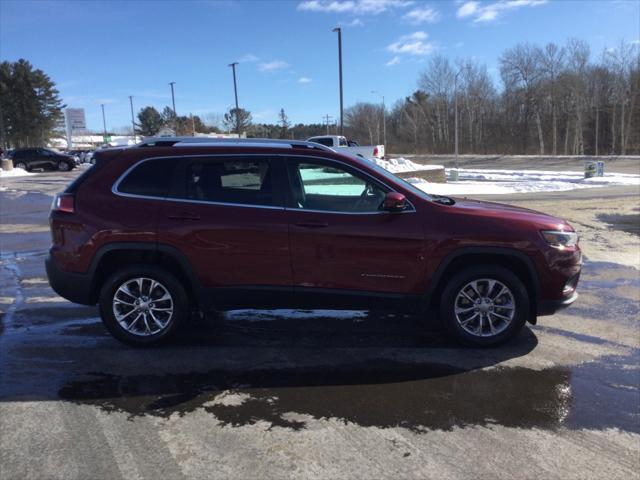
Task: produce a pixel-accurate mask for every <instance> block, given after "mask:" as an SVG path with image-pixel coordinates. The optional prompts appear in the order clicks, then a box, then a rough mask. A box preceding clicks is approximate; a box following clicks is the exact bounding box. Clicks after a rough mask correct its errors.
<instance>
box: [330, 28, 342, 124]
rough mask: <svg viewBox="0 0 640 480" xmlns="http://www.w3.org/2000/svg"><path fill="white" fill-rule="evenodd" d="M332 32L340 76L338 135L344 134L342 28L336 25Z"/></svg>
mask: <svg viewBox="0 0 640 480" xmlns="http://www.w3.org/2000/svg"><path fill="white" fill-rule="evenodd" d="M332 32H338V72H339V77H340V135H343V134H344V117H343V102H342V29H341V28H340V27H336V28H334V29H333V30H332Z"/></svg>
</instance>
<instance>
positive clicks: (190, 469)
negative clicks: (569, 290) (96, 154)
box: [0, 172, 640, 480]
mask: <svg viewBox="0 0 640 480" xmlns="http://www.w3.org/2000/svg"><path fill="white" fill-rule="evenodd" d="M74 175H76V174H75V173H73V172H72V173H69V174H43V175H40V176H34V177H28V180H29V181H28V182H26V181H25V180H24V179H22V180H21V181H20V182H19V181H17V180H12V181H11V182H6V183H3V184H2V185H1V186H3V187H4V190H3V191H0V228H1V230H0V242H1V243H0V250H1V252H2V256H1V260H0V262H1V265H0V267H1V272H2V273H1V274H0V311H2V320H1V322H0V469H1V470H0V476H1V478H2V479H3V480H4V479H26V478H64V479H71V478H78V479H84V478H143V479H146V478H149V479H157V478H166V479H173V478H234V479H236V478H278V479H279V478H293V477H295V478H301V477H304V478H323V479H324V478H376V479H377V478H394V479H397V478H434V479H436V478H437V479H447V478H507V479H511V478H518V479H520V478H545V479H546V478H563V479H567V478H576V479H584V478H620V479H629V478H638V477H639V473H638V472H640V407H639V405H640V389H639V386H640V367H639V365H640V361H639V360H640V335H639V329H638V321H639V317H640V315H639V314H640V312H639V310H640V275H639V270H638V267H640V259H638V262H637V263H635V262H636V258H637V257H636V256H637V255H638V254H639V253H638V250H637V243H634V242H637V234H634V233H633V231H631V232H629V231H628V230H629V228H627V227H626V225H627V223H625V222H624V221H621V220H619V217H615V218H614V219H613V220H612V219H611V217H605V218H607V220H608V221H607V222H605V221H603V220H599V218H600V217H598V216H599V215H621V216H623V217H625V216H628V215H630V216H631V217H632V218H636V217H634V215H637V210H635V211H634V208H637V205H638V196H637V194H636V193H635V192H634V191H630V190H628V189H618V190H617V193H616V194H615V195H614V194H611V195H610V197H609V198H605V197H606V195H603V198H604V200H603V199H598V197H597V193H595V192H591V196H584V195H585V194H584V193H580V194H576V193H575V192H566V193H563V194H562V195H563V199H562V200H563V201H562V202H559V201H558V199H557V198H555V197H545V196H544V195H538V196H535V197H533V198H529V197H518V196H514V197H511V198H508V199H507V198H505V197H504V196H502V197H501V198H500V200H501V201H509V202H515V203H519V204H521V205H529V206H533V207H535V208H539V209H543V210H544V209H546V210H547V211H551V212H553V213H555V214H558V215H562V216H566V217H568V218H569V219H570V221H573V222H577V224H576V226H577V227H578V229H581V232H584V237H585V240H583V246H584V250H585V254H586V257H587V259H586V262H585V267H584V273H583V277H582V280H581V285H580V292H581V297H580V299H579V301H578V303H577V304H576V305H574V306H572V307H571V308H569V309H567V310H564V311H562V312H561V313H559V314H557V315H555V316H553V317H543V318H541V319H540V322H539V324H538V325H536V326H529V327H527V328H525V329H524V331H523V332H522V334H521V335H520V336H519V337H517V338H516V340H515V341H514V342H512V343H510V344H508V345H506V346H504V347H502V348H498V349H492V350H474V349H464V348H458V347H457V346H456V345H454V344H452V343H450V342H449V341H448V340H446V339H445V338H444V337H443V336H442V334H441V333H440V332H439V330H438V328H437V327H436V326H435V325H434V324H433V321H431V322H427V325H426V326H425V324H424V323H423V322H422V319H420V318H417V317H414V316H407V315H401V314H392V313H371V312H346V313H343V314H341V315H335V314H331V313H328V312H322V311H312V312H297V313H296V315H291V314H290V312H279V311H275V312H270V311H262V312H255V311H235V312H226V313H225V314H223V315H221V316H220V317H218V318H215V319H210V320H208V321H200V322H197V323H194V324H192V325H190V326H189V327H188V328H187V329H185V330H184V331H183V332H182V334H181V335H180V337H179V338H178V339H177V340H176V341H175V342H173V343H172V344H171V345H168V346H165V347H161V348H156V349H147V350H138V349H132V348H130V347H126V346H123V345H121V344H119V343H118V342H117V341H115V340H113V339H112V338H111V337H110V336H109V335H108V334H107V333H106V331H105V329H104V328H103V327H102V325H101V323H100V320H99V317H98V313H97V310H96V308H95V307H83V306H77V305H73V304H70V303H68V302H66V301H65V300H63V299H61V298H60V297H57V296H56V295H55V294H54V293H53V292H52V290H51V289H50V288H49V286H48V284H47V281H46V278H45V273H44V268H43V258H44V255H45V250H46V247H47V245H48V242H49V233H48V231H47V228H46V227H47V219H46V217H47V210H48V207H49V204H50V202H51V195H52V193H53V192H56V191H59V190H61V188H62V187H63V185H64V184H65V183H66V182H68V181H69V179H70V178H72V177H73V176H74ZM554 195H556V196H557V195H559V194H557V193H556V194H554ZM572 217H573V218H572ZM625 218H626V217H625ZM614 250H616V251H614ZM607 251H609V255H608V256H607V255H606V252H607ZM431 320H433V319H431Z"/></svg>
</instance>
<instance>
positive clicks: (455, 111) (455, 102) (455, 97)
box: [451, 67, 462, 181]
mask: <svg viewBox="0 0 640 480" xmlns="http://www.w3.org/2000/svg"><path fill="white" fill-rule="evenodd" d="M461 73H462V67H460V69H459V70H458V72H457V73H456V75H455V77H454V79H453V105H454V107H453V119H454V120H453V123H454V125H453V131H454V133H453V136H454V144H455V146H454V150H455V153H454V155H455V165H456V169H455V173H453V174H452V175H451V179H452V180H454V181H456V180H458V174H459V172H458V75H460V74H461Z"/></svg>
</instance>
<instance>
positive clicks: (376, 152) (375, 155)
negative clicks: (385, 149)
mask: <svg viewBox="0 0 640 480" xmlns="http://www.w3.org/2000/svg"><path fill="white" fill-rule="evenodd" d="M373 156H374V157H377V156H378V147H373Z"/></svg>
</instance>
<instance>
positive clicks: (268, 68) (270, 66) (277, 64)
mask: <svg viewBox="0 0 640 480" xmlns="http://www.w3.org/2000/svg"><path fill="white" fill-rule="evenodd" d="M288 66H289V64H288V63H287V62H285V61H283V60H274V61H272V62H264V63H260V64H259V65H258V70H260V71H261V72H275V71H276V70H282V69H283V68H287V67H288Z"/></svg>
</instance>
